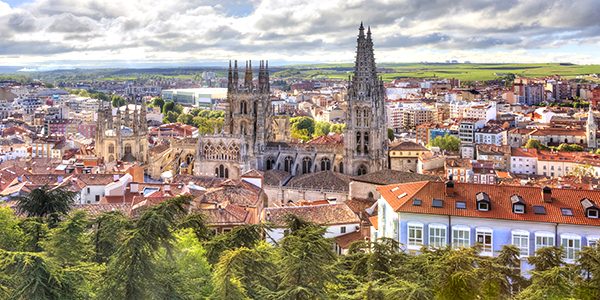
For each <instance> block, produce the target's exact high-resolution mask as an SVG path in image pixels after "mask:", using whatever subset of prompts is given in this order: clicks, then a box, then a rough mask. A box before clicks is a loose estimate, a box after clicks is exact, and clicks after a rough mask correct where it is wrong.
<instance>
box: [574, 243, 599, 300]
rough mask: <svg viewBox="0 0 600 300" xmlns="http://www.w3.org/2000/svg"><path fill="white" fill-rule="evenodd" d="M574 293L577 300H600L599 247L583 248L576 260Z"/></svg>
mask: <svg viewBox="0 0 600 300" xmlns="http://www.w3.org/2000/svg"><path fill="white" fill-rule="evenodd" d="M577 263H578V266H577V271H578V272H577V273H578V274H582V276H579V277H576V281H575V284H576V286H575V293H576V295H575V296H576V297H575V298H577V299H586V300H587V299H589V300H592V299H600V247H598V246H595V247H584V248H583V249H582V250H581V252H579V258H578V259H577Z"/></svg>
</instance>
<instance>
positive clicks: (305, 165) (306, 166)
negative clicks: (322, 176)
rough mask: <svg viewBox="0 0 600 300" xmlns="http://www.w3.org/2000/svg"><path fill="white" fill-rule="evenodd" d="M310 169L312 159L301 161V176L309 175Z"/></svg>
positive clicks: (307, 158) (306, 158)
mask: <svg viewBox="0 0 600 300" xmlns="http://www.w3.org/2000/svg"><path fill="white" fill-rule="evenodd" d="M311 168H312V159H311V158H310V157H305V158H303V159H302V174H306V173H310V169H311Z"/></svg>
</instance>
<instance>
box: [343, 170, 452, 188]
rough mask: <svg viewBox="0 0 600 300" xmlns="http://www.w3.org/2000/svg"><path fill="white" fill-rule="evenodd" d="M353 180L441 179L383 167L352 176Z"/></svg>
mask: <svg viewBox="0 0 600 300" xmlns="http://www.w3.org/2000/svg"><path fill="white" fill-rule="evenodd" d="M352 180H353V181H360V182H367V183H373V184H379V185H385V184H392V183H404V182H415V181H425V180H433V181H435V180H440V178H439V177H438V176H431V175H423V174H418V173H412V172H404V171H397V170H390V169H383V170H380V171H375V172H371V173H367V174H365V175H361V176H355V177H352Z"/></svg>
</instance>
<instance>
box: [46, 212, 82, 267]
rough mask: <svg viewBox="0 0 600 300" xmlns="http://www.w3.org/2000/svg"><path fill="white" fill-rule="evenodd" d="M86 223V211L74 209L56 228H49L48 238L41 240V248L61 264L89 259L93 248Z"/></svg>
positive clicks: (73, 263)
mask: <svg viewBox="0 0 600 300" xmlns="http://www.w3.org/2000/svg"><path fill="white" fill-rule="evenodd" d="M88 225H89V220H88V218H87V215H86V213H85V212H84V211H74V212H73V213H71V215H70V216H69V217H68V218H67V219H66V220H64V221H62V222H60V223H59V224H58V226H57V227H56V228H53V229H52V230H50V234H49V237H48V239H47V240H46V241H44V242H43V248H44V249H45V250H46V251H47V252H48V255H49V256H50V257H52V258H53V259H55V260H56V261H58V262H59V263H60V264H61V265H76V264H79V263H80V262H83V261H90V260H91V258H92V254H93V250H92V241H91V236H90V233H89V231H88V230H87V229H88Z"/></svg>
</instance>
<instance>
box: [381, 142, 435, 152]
mask: <svg viewBox="0 0 600 300" xmlns="http://www.w3.org/2000/svg"><path fill="white" fill-rule="evenodd" d="M390 150H391V151H429V149H427V148H425V147H423V146H422V145H419V144H417V143H415V142H410V141H404V142H401V143H399V144H396V145H392V146H390Z"/></svg>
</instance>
